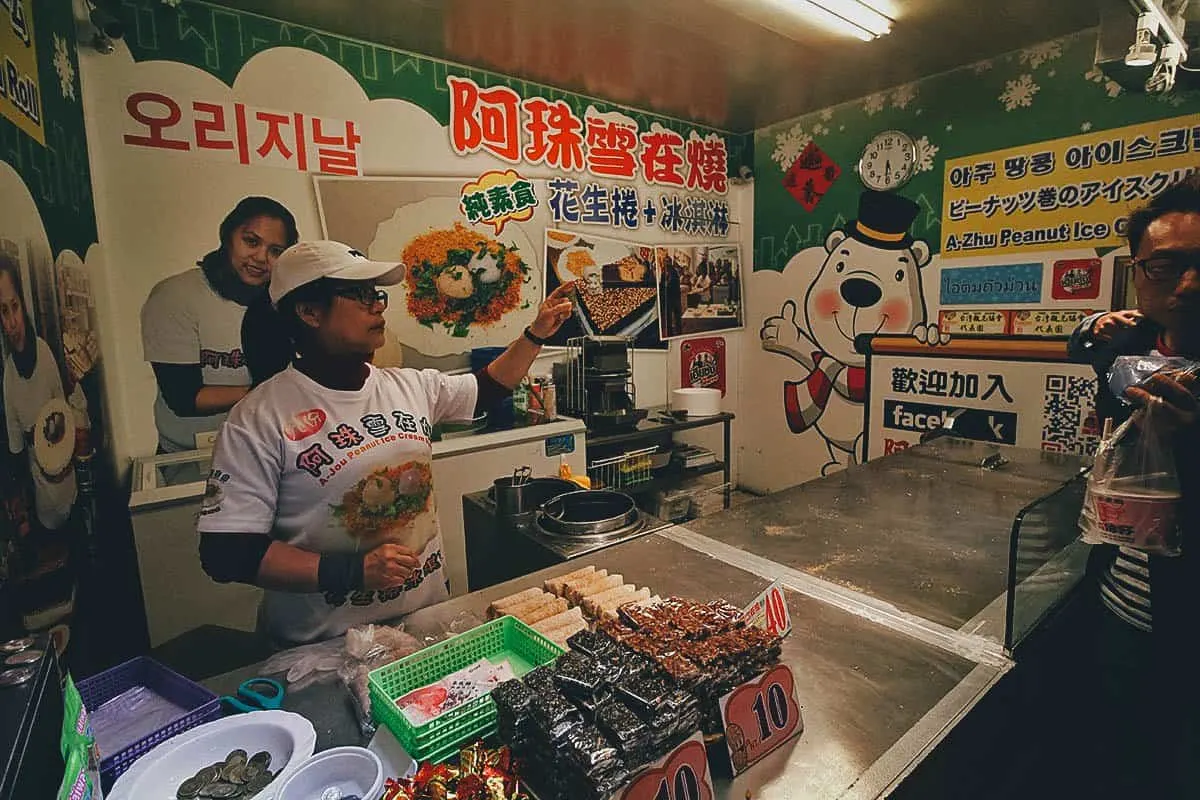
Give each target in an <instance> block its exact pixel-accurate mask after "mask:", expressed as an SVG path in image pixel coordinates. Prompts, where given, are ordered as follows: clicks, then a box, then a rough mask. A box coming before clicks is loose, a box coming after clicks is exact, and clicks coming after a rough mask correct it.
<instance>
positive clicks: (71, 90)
mask: <svg viewBox="0 0 1200 800" xmlns="http://www.w3.org/2000/svg"><path fill="white" fill-rule="evenodd" d="M54 71H55V72H57V73H58V90H59V91H60V92H61V93H62V97H63V99H64V100H66V99H67V98H70V99H72V100H74V99H75V65H74V64H73V63H71V48H70V46H69V45H68V44H67V40H66V38H65V37H63V36H59V35H58V34H57V33H56V34H54Z"/></svg>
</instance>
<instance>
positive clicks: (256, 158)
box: [0, 0, 362, 176]
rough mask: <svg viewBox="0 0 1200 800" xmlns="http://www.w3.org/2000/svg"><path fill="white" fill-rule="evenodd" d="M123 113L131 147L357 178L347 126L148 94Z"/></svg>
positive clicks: (353, 126)
mask: <svg viewBox="0 0 1200 800" xmlns="http://www.w3.org/2000/svg"><path fill="white" fill-rule="evenodd" d="M3 1H4V0H0V2H3ZM125 112H126V119H125V128H124V130H125V134H124V136H123V141H124V142H125V144H126V145H128V146H131V147H148V148H153V149H157V150H173V151H176V152H183V153H189V152H190V153H195V154H197V155H202V156H204V157H207V158H214V159H219V160H224V161H233V162H237V163H239V164H242V165H243V166H249V165H261V166H268V167H280V168H283V169H294V170H297V171H298V172H322V173H325V174H327V175H349V176H357V175H361V174H362V167H361V164H360V158H359V145H360V144H361V143H362V135H361V134H360V132H359V128H358V124H357V123H356V122H354V121H353V120H342V119H329V118H327V117H321V116H317V115H314V114H308V113H305V112H302V111H281V110H270V109H264V108H255V107H252V106H249V105H246V104H245V103H239V102H224V103H213V102H208V101H207V100H195V99H193V100H184V99H179V98H175V97H172V96H170V95H168V94H163V93H161V92H153V91H144V92H133V93H131V94H130V95H129V96H128V97H126V99H125Z"/></svg>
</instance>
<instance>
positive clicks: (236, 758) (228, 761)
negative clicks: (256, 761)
mask: <svg viewBox="0 0 1200 800" xmlns="http://www.w3.org/2000/svg"><path fill="white" fill-rule="evenodd" d="M245 763H246V751H245V750H231V751H230V753H229V755H227V756H225V765H226V766H233V765H234V764H236V765H238V766H241V765H243V764H245Z"/></svg>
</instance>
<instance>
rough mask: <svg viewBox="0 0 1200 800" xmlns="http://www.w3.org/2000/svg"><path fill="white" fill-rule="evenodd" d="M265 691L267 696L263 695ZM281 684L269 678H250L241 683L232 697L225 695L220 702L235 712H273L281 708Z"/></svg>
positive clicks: (282, 692)
mask: <svg viewBox="0 0 1200 800" xmlns="http://www.w3.org/2000/svg"><path fill="white" fill-rule="evenodd" d="M263 690H267V694H263ZM283 695H284V690H283V684H282V683H280V682H279V681H277V680H272V679H271V678H251V679H250V680H248V681H245V682H244V683H242V685H241V686H239V687H238V688H237V691H236V692H234V693H233V695H232V696H231V695H225V696H224V697H222V698H221V701H222V702H224V703H228V704H229V705H231V706H233V708H234V709H235V710H236V711H240V712H243V713H245V712H248V711H274V710H276V709H278V708H280V707H282V706H283Z"/></svg>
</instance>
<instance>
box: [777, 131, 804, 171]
mask: <svg viewBox="0 0 1200 800" xmlns="http://www.w3.org/2000/svg"><path fill="white" fill-rule="evenodd" d="M811 141H812V135H811V134H808V133H805V132H804V128H802V127H800V123H798V122H797V123H796V124H795V125H793V126H792V127H791V128H790V129H789V130H786V131H784V132H783V133H781V134H779V135H778V136H776V137H775V152H773V153H771V160H772V161H774V162H775V163H776V164H778V165H779V169H781V170H783V171H784V172H787V171H788V169H789V168H790V167H791V166H792V164H793V163H795V161H796V159H797V158H799V157H800V153H802V152H803V151H804V148H805V147H808V143H809V142H811Z"/></svg>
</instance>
